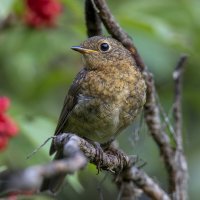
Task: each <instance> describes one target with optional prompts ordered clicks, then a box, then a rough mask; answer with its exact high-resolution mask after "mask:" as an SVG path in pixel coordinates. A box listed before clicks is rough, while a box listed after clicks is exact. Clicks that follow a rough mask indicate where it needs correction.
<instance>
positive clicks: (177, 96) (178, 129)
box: [173, 55, 187, 151]
mask: <svg viewBox="0 0 200 200" xmlns="http://www.w3.org/2000/svg"><path fill="white" fill-rule="evenodd" d="M186 60H187V56H186V55H183V56H181V57H180V59H179V61H178V63H177V65H176V68H175V70H174V73H173V79H174V106H173V115H174V124H175V128H174V129H175V133H176V144H177V146H176V148H177V149H178V150H180V151H182V150H183V141H182V109H181V99H182V77H183V72H184V64H185V62H186Z"/></svg>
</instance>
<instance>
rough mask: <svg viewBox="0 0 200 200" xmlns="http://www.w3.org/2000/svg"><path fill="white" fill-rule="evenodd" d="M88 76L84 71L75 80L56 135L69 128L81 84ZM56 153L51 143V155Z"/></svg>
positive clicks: (66, 98) (66, 99)
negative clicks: (69, 119) (69, 120)
mask: <svg viewBox="0 0 200 200" xmlns="http://www.w3.org/2000/svg"><path fill="white" fill-rule="evenodd" d="M86 74H87V70H86V69H82V70H81V71H80V72H79V73H78V74H77V76H76V78H75V79H74V81H73V83H72V85H71V87H70V89H69V91H68V94H67V96H66V97H65V100H64V105H63V108H62V111H61V114H60V117H59V120H58V124H57V127H56V130H55V134H54V135H58V134H60V133H62V132H63V131H64V129H65V128H66V126H67V122H68V118H69V117H70V113H71V112H72V111H73V108H74V106H75V105H76V104H77V98H78V94H79V90H80V86H81V83H82V82H83V81H84V79H85V76H86ZM55 151H56V149H55V147H54V144H53V141H52V143H51V147H50V151H49V154H50V155H52V154H53V153H54V152H55Z"/></svg>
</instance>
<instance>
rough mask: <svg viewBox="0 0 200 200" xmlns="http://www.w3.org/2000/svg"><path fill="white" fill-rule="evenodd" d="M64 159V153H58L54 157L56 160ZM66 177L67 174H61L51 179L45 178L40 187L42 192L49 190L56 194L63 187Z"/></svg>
mask: <svg viewBox="0 0 200 200" xmlns="http://www.w3.org/2000/svg"><path fill="white" fill-rule="evenodd" d="M62 158H63V153H62V152H60V151H58V152H57V153H56V155H55V157H54V160H59V159H62ZM65 176H66V173H61V174H58V175H55V176H53V177H50V178H45V179H44V181H43V183H42V185H41V187H40V191H41V192H42V191H45V190H49V191H51V192H52V193H56V192H57V191H58V190H59V189H60V186H61V185H62V183H63V181H64V179H65Z"/></svg>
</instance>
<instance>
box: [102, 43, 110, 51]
mask: <svg viewBox="0 0 200 200" xmlns="http://www.w3.org/2000/svg"><path fill="white" fill-rule="evenodd" d="M109 49H110V45H109V44H108V43H105V42H104V43H101V44H100V50H101V51H104V52H105V51H108V50H109Z"/></svg>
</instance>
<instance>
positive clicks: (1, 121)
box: [0, 97, 18, 150]
mask: <svg viewBox="0 0 200 200" xmlns="http://www.w3.org/2000/svg"><path fill="white" fill-rule="evenodd" d="M9 105H10V100H9V99H8V98H7V97H0V150H3V149H5V148H6V146H7V144H8V140H9V139H10V137H13V136H15V135H16V134H17V132H18V127H17V125H16V124H15V123H14V121H13V120H12V119H11V118H10V117H9V116H7V115H6V114H5V112H6V110H7V109H8V107H9Z"/></svg>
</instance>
